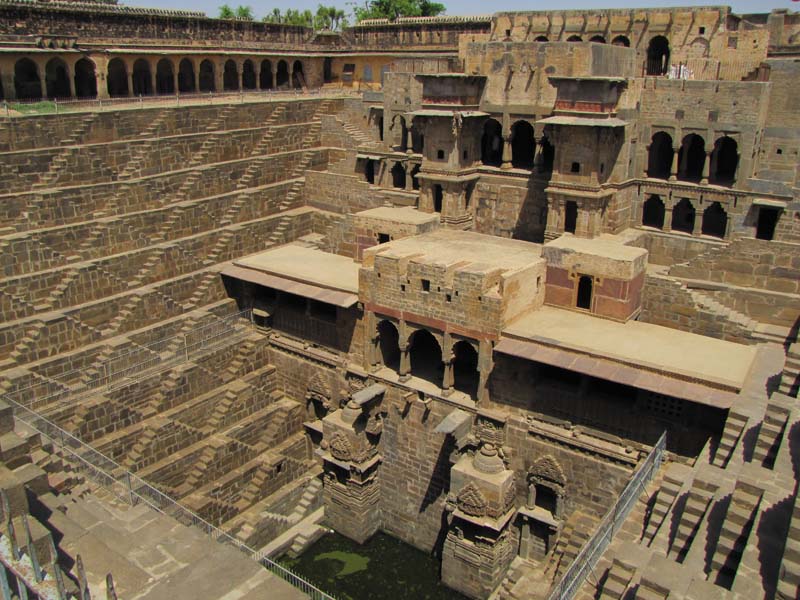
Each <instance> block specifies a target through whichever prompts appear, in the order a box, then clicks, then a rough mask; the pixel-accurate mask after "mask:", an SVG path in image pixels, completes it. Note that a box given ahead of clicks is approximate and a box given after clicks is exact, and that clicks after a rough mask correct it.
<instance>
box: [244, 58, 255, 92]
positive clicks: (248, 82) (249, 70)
mask: <svg viewBox="0 0 800 600" xmlns="http://www.w3.org/2000/svg"><path fill="white" fill-rule="evenodd" d="M242 89H245V90H254V89H256V67H255V65H253V61H252V60H246V61H244V64H243V65H242Z"/></svg>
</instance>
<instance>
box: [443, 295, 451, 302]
mask: <svg viewBox="0 0 800 600" xmlns="http://www.w3.org/2000/svg"><path fill="white" fill-rule="evenodd" d="M445 299H446V300H447V301H448V302H452V301H453V296H452V295H451V294H447V295H446V296H445Z"/></svg>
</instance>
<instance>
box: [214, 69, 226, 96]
mask: <svg viewBox="0 0 800 600" xmlns="http://www.w3.org/2000/svg"><path fill="white" fill-rule="evenodd" d="M214 90H215V91H216V92H224V91H225V63H224V62H222V63H217V64H216V65H215V67H214Z"/></svg>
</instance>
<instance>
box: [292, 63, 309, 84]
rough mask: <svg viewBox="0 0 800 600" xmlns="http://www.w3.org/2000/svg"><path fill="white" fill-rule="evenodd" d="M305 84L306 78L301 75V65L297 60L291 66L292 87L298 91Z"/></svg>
mask: <svg viewBox="0 0 800 600" xmlns="http://www.w3.org/2000/svg"><path fill="white" fill-rule="evenodd" d="M305 84H306V77H305V74H304V73H303V63H302V62H301V61H299V60H296V61H294V63H293V64H292V87H293V88H295V89H297V90H299V89H302V88H303V87H304V86H305Z"/></svg>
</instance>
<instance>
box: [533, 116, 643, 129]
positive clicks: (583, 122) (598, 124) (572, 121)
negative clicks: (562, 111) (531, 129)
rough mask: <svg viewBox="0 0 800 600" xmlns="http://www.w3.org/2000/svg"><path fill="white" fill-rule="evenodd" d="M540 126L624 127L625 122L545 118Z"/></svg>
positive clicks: (604, 119) (606, 119)
mask: <svg viewBox="0 0 800 600" xmlns="http://www.w3.org/2000/svg"><path fill="white" fill-rule="evenodd" d="M539 123H541V124H542V125H577V126H580V127H625V125H627V124H628V122H627V121H623V120H622V119H617V118H616V117H611V118H601V119H593V118H591V117H567V116H555V117H547V118H546V119H542V120H541V121H539Z"/></svg>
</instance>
